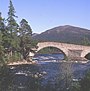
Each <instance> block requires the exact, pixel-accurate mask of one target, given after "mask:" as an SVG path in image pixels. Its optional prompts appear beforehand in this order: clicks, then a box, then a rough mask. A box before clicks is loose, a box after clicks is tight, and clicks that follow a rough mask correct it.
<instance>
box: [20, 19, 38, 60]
mask: <svg viewBox="0 0 90 91" xmlns="http://www.w3.org/2000/svg"><path fill="white" fill-rule="evenodd" d="M19 37H20V47H21V54H22V56H23V59H26V58H27V56H28V54H29V52H30V51H33V50H32V48H34V47H36V44H37V43H36V42H35V41H34V40H33V39H32V29H31V27H30V25H29V24H28V22H27V21H26V20H25V19H22V20H21V22H20V29H19Z"/></svg>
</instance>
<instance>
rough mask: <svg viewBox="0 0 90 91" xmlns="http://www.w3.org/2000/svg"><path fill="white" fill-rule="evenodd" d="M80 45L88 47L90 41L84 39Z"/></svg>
mask: <svg viewBox="0 0 90 91" xmlns="http://www.w3.org/2000/svg"><path fill="white" fill-rule="evenodd" d="M82 44H83V45H85V46H88V45H90V41H89V39H88V38H87V37H84V39H83V41H82Z"/></svg>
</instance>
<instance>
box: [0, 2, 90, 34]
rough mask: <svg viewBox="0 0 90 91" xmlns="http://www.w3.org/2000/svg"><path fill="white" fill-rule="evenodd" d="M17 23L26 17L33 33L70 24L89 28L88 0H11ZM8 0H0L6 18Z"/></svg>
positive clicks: (0, 10)
mask: <svg viewBox="0 0 90 91" xmlns="http://www.w3.org/2000/svg"><path fill="white" fill-rule="evenodd" d="M12 2H13V6H14V8H15V11H16V13H15V15H17V16H18V18H17V19H16V20H17V21H18V23H19V22H20V21H21V19H23V18H24V19H26V20H27V21H28V23H29V25H30V26H31V28H32V31H33V32H34V33H41V32H44V31H46V30H48V29H51V28H54V27H57V26H63V25H72V26H77V27H82V28H87V29H90V0H12ZM8 6H9V0H0V12H2V17H4V18H7V16H8V15H7V12H8Z"/></svg>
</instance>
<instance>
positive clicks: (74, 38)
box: [33, 25, 90, 44]
mask: <svg viewBox="0 0 90 91" xmlns="http://www.w3.org/2000/svg"><path fill="white" fill-rule="evenodd" d="M33 38H34V39H37V40H39V41H56V42H66V43H74V44H84V42H85V41H88V40H90V30H88V29H84V28H80V27H75V26H70V25H65V26H58V27H55V28H52V29H49V30H47V31H45V32H42V33H41V34H36V35H35V36H33Z"/></svg>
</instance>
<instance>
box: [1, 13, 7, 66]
mask: <svg viewBox="0 0 90 91" xmlns="http://www.w3.org/2000/svg"><path fill="white" fill-rule="evenodd" d="M4 21H5V19H3V18H2V16H1V13H0V63H1V65H3V64H5V61H6V60H5V47H4V45H3V44H4V42H5V41H4V40H3V36H4V35H5V31H6V27H5V23H4Z"/></svg>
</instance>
